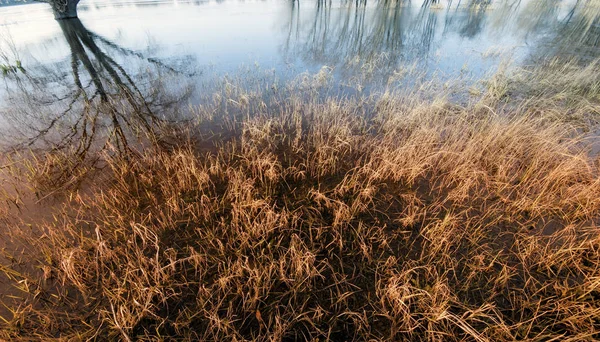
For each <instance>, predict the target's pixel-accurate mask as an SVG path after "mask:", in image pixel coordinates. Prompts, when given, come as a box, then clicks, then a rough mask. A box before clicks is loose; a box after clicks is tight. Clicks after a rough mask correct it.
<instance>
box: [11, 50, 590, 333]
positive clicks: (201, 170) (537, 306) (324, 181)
mask: <svg viewBox="0 0 600 342" xmlns="http://www.w3.org/2000/svg"><path fill="white" fill-rule="evenodd" d="M557 68H562V69H560V70H561V73H560V74H558V73H557ZM599 71H600V70H598V66H597V64H596V63H592V64H590V65H589V66H588V67H579V66H578V65H577V63H570V64H567V65H566V66H565V65H564V64H558V62H556V63H555V64H552V63H550V64H548V65H545V66H544V67H543V68H541V69H534V70H521V71H519V72H512V73H498V74H496V75H494V76H493V77H491V78H490V79H489V80H488V81H487V82H484V83H482V86H481V87H480V89H479V93H478V96H475V97H473V96H472V97H468V98H464V99H465V101H463V102H461V103H458V102H456V101H450V100H449V99H452V98H454V96H453V94H450V91H451V90H450V89H453V88H452V87H449V88H446V89H447V90H446V91H443V90H440V89H441V88H443V87H440V86H439V84H437V83H436V82H435V81H431V82H427V83H424V84H420V85H418V86H415V87H413V88H410V89H408V88H406V87H398V88H394V87H390V88H388V89H387V90H386V91H384V92H382V93H380V94H377V95H373V94H372V95H369V96H360V95H355V96H347V97H338V96H333V95H331V96H322V94H323V93H324V89H326V88H327V87H328V77H327V74H326V72H327V70H324V71H322V73H319V74H316V75H305V76H302V77H300V78H299V79H297V80H295V81H290V82H289V83H287V84H283V85H280V86H279V87H274V86H270V87H265V86H264V84H263V83H261V82H256V83H255V84H254V86H249V85H248V83H246V84H245V85H244V86H242V85H240V84H236V82H235V81H232V80H231V79H227V80H223V81H222V82H221V83H220V84H219V85H218V86H216V87H215V89H214V91H213V92H212V93H211V94H207V98H210V99H211V100H210V101H208V102H206V103H205V104H204V105H201V106H198V107H196V108H194V110H193V114H192V115H191V117H192V118H193V120H192V121H189V122H186V124H185V127H184V128H179V129H177V130H175V129H174V127H173V126H172V125H169V127H166V126H165V125H162V126H157V127H156V128H155V129H154V131H153V132H155V133H154V134H155V135H154V137H155V138H156V137H159V136H160V137H161V139H167V137H168V139H170V143H169V144H161V143H158V141H159V140H161V139H158V138H156V139H148V140H149V141H150V143H149V144H147V145H143V146H147V147H145V148H141V147H135V148H134V147H132V148H130V153H126V154H123V153H111V150H110V149H107V150H104V151H103V152H102V156H101V157H102V158H101V159H102V161H103V168H102V170H101V172H96V173H92V175H91V176H90V175H89V174H88V177H99V178H96V179H97V180H98V179H101V181H95V182H94V181H91V182H88V183H87V184H86V186H85V189H84V190H77V189H75V190H73V188H72V187H62V188H61V187H60V186H58V187H57V186H56V185H57V184H58V183H53V182H56V181H57V179H56V178H55V177H52V173H51V172H50V171H48V170H52V168H51V167H50V166H49V165H50V164H52V165H56V164H60V165H64V164H65V161H64V160H62V159H61V160H58V159H56V158H58V157H56V155H41V156H40V157H38V158H20V159H18V162H15V163H13V164H10V165H12V166H10V167H8V165H9V163H7V164H5V165H7V167H4V168H2V171H3V175H4V176H3V178H4V180H5V181H6V180H7V179H9V177H12V178H17V179H20V180H21V181H22V182H24V183H25V185H24V186H27V187H30V188H32V189H33V191H34V192H36V193H37V196H38V198H40V200H41V201H51V200H52V199H53V200H54V201H59V202H58V204H56V205H55V206H53V211H52V215H51V216H52V217H51V218H47V219H36V220H32V221H30V222H27V220H26V219H24V218H23V217H21V218H20V220H17V219H15V217H12V219H11V215H12V216H18V215H14V213H12V214H11V211H10V210H9V211H7V212H6V213H3V214H4V217H3V218H4V219H5V223H6V226H7V229H5V230H3V231H2V234H5V235H9V234H10V235H11V238H12V239H14V240H16V241H20V245H19V246H21V247H20V248H18V249H17V248H13V253H17V252H18V253H19V254H18V256H17V255H11V254H10V253H5V254H7V255H6V257H5V258H4V259H2V260H3V265H2V266H0V274H2V282H3V283H4V284H6V283H9V284H10V285H11V288H12V289H13V290H12V291H11V292H10V293H9V292H8V290H7V291H4V290H3V292H4V293H5V294H6V295H4V296H3V297H2V301H3V303H4V306H5V308H7V309H8V311H6V310H5V311H6V312H7V313H6V314H4V315H3V316H2V318H1V319H0V320H1V321H2V322H0V338H5V339H9V340H11V339H38V338H43V339H51V338H60V339H65V340H82V339H97V338H98V339H121V340H125V341H131V340H137V339H144V340H161V339H181V340H258V341H263V340H265V341H266V340H270V341H281V340H336V341H343V340H475V341H488V340H490V341H492V340H493V341H504V340H505V341H512V340H517V339H527V340H553V339H560V340H588V339H596V338H598V337H599V336H598V330H599V329H600V322H599V321H598V317H600V306H599V303H600V301H599V294H600V292H599V291H600V281H599V279H600V268H599V265H600V260H599V256H600V254H599V249H600V234H599V233H600V231H599V230H598V217H599V216H598V215H599V213H600V178H599V176H600V174H599V169H598V167H599V166H600V165H599V163H598V157H597V155H594V154H593V153H590V151H591V148H592V147H591V146H592V141H593V138H594V137H592V136H590V134H589V132H590V131H594V130H595V129H596V128H597V127H596V122H597V115H598V111H599V109H600V105H599V102H598V100H599V94H600V87H599V85H600V82H599V80H598V75H600V73H599ZM323 73H325V74H323ZM559 75H562V77H559ZM175 128H176V127H175ZM175 133H176V134H175ZM184 137H185V138H184ZM140 146H142V145H140ZM113 151H114V150H113ZM62 156H66V157H68V156H69V155H68V153H67V154H63V155H62ZM67 159H68V158H67ZM25 161H26V163H25ZM63 180H64V179H63ZM57 189H58V190H57ZM49 193H50V194H51V196H48V194H49ZM11 194H12V195H11ZM13 195H14V194H13V193H11V192H6V193H5V196H4V197H5V200H7V201H8V202H7V203H10V201H11V200H13V201H15V199H14V198H11V196H13ZM23 196H24V195H23ZM38 201H39V200H38ZM14 203H17V202H14ZM14 203H13V205H14ZM28 226H33V227H35V229H26V227H28ZM7 251H10V248H9V249H5V252H7ZM14 289H18V291H16V292H15V291H14Z"/></svg>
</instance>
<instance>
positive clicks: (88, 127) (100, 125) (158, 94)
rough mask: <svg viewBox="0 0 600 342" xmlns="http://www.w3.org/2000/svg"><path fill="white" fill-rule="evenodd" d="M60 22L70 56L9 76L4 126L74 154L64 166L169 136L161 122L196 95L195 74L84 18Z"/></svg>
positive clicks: (30, 144) (41, 145)
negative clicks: (113, 37) (100, 31)
mask: <svg viewBox="0 0 600 342" xmlns="http://www.w3.org/2000/svg"><path fill="white" fill-rule="evenodd" d="M58 24H59V25H60V28H61V30H62V33H63V34H64V37H65V39H66V42H67V44H68V47H69V51H70V61H69V62H68V63H67V64H65V63H58V64H54V65H53V67H52V66H48V65H47V64H46V65H40V66H38V67H31V68H27V70H26V72H22V73H14V74H11V75H10V77H5V85H6V86H5V89H6V92H7V94H8V97H7V98H8V100H9V102H10V104H9V106H10V107H6V108H7V109H6V113H4V115H3V117H4V119H5V123H4V125H5V126H7V125H9V126H10V129H9V131H11V132H12V133H13V134H12V135H11V137H12V138H13V139H14V138H16V137H18V136H19V135H20V136H22V137H23V138H22V139H20V142H19V144H17V145H18V146H21V147H27V148H33V149H42V150H44V151H46V152H48V151H50V152H61V153H63V154H64V155H68V156H69V158H70V163H71V164H70V167H69V169H70V170H64V172H71V171H72V170H73V169H74V168H77V167H80V166H81V165H82V164H83V163H85V162H86V161H89V160H90V159H93V158H95V157H97V156H98V153H91V152H92V151H93V152H100V151H107V150H111V151H116V152H117V153H118V154H119V155H127V154H129V153H131V152H132V149H131V148H132V146H133V145H134V144H139V143H143V142H142V141H147V142H150V143H155V144H160V143H162V142H161V141H160V138H159V137H158V134H157V127H160V126H161V125H162V124H163V123H165V122H168V121H169V120H168V119H169V118H168V116H169V115H170V114H174V113H176V111H177V110H178V108H179V104H181V103H182V102H185V101H187V100H188V99H189V96H190V95H191V92H192V83H191V82H190V81H189V77H188V76H190V74H187V73H184V72H182V71H178V70H176V68H174V67H172V66H169V65H168V64H166V63H164V62H162V61H160V60H158V59H153V58H147V57H145V56H144V54H142V53H139V52H136V51H133V50H129V49H127V48H124V47H122V46H119V45H117V44H115V43H113V42H112V41H110V40H108V39H106V38H103V37H101V36H99V35H97V34H95V33H93V32H91V31H89V30H88V29H86V28H85V27H84V25H83V24H82V23H81V21H80V20H79V19H67V20H60V21H58ZM184 59H186V60H185V61H184V62H186V64H187V65H190V64H191V63H189V62H190V57H184ZM117 60H118V61H117ZM13 147H15V145H14V144H13Z"/></svg>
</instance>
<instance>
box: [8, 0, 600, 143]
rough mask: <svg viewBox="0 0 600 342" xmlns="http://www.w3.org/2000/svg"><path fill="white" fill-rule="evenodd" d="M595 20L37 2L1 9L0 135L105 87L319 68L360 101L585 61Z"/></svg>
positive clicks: (438, 10)
mask: <svg viewBox="0 0 600 342" xmlns="http://www.w3.org/2000/svg"><path fill="white" fill-rule="evenodd" d="M599 14H600V6H599V5H598V1H577V0H573V1H567V0H565V1H536V0H530V1H527V0H522V1H521V0H507V1H488V0H462V1H458V0H454V1H444V0H441V1H435V0H434V1H432V0H425V1H404V2H403V1H385V0H381V1H363V0H360V1H305V0H300V1H298V0H297V1H291V0H279V1H273V0H265V1H229V0H225V1H106V0H98V1H94V0H83V1H82V2H81V3H80V4H79V18H80V20H75V21H56V20H54V18H53V15H52V12H51V9H50V6H49V5H48V4H44V3H31V4H23V5H16V6H5V7H0V65H3V68H4V71H3V73H4V76H0V77H1V78H0V82H1V83H2V84H3V87H2V88H1V89H0V101H1V102H0V103H1V105H0V114H2V115H1V118H2V119H1V120H2V121H3V122H2V123H1V126H2V127H3V128H4V129H8V130H13V128H15V127H16V126H19V125H21V126H28V127H29V128H31V127H30V126H32V125H34V124H32V120H35V118H34V116H35V117H37V118H41V117H47V116H48V115H52V113H57V112H62V111H71V110H72V107H73V106H76V105H77V103H78V101H79V99H81V98H82V96H83V97H84V98H85V99H87V100H86V101H89V99H90V98H91V99H93V98H94V97H96V96H100V97H102V96H104V95H102V94H103V93H107V92H108V90H105V89H104V88H107V87H111V86H113V87H114V86H117V87H120V88H122V89H129V92H131V93H135V94H136V96H138V95H139V96H140V97H143V98H144V105H147V103H148V102H149V100H148V98H149V97H152V96H154V98H153V99H152V101H154V102H151V103H158V102H160V101H164V102H168V101H171V102H174V100H173V99H174V98H177V99H178V101H179V104H180V105H181V102H187V103H197V102H200V101H201V96H199V95H198V89H201V88H202V87H199V85H201V84H207V83H210V82H211V80H214V79H219V78H222V76H224V75H237V76H236V77H238V78H241V79H243V78H244V76H243V75H244V72H240V70H246V72H247V70H250V69H252V70H262V71H261V72H264V70H268V71H269V72H270V73H271V74H273V75H275V76H276V77H280V78H283V79H286V78H293V77H295V76H297V75H298V74H300V73H303V72H309V73H317V72H318V71H319V70H327V71H328V73H329V74H331V75H333V78H334V79H335V80H336V82H337V84H340V85H346V86H347V87H349V88H352V89H356V87H354V88H353V85H356V84H359V86H360V88H361V91H362V89H364V88H366V89H369V87H370V86H372V85H374V84H385V83H386V80H387V79H388V78H390V77H393V76H394V75H396V74H397V72H398V70H403V69H412V70H418V71H419V72H420V74H421V76H423V75H425V77H426V78H427V77H434V76H435V77H437V78H440V79H449V80H451V79H456V78H459V77H462V78H466V79H471V80H473V81H476V80H478V79H481V78H482V77H484V76H486V75H488V74H490V73H493V72H494V71H495V70H496V69H497V68H498V66H499V65H502V63H503V62H506V61H510V63H511V65H513V66H526V65H531V64H535V63H538V62H539V61H540V60H541V59H548V58H555V57H572V56H574V57H577V58H579V59H580V60H581V61H582V63H586V62H588V61H590V60H592V59H594V58H596V57H597V56H599V55H600V54H599V49H600V22H599V20H598V18H599V17H600V16H599ZM240 75H241V76H240ZM365 75H367V76H368V77H365ZM94 89H95V90H94ZM156 89H161V91H163V92H166V93H168V96H164V94H157V91H156ZM82 93H83V94H84V95H81V94H82ZM149 93H152V94H149ZM183 93H184V95H181V94H183ZM159 98H160V99H159ZM165 98H170V100H165ZM131 103H132V102H131V101H130V104H131ZM24 104H26V106H25V107H27V108H26V109H25V107H24V106H23V105H24ZM132 106H133V107H135V105H134V104H132ZM21 107H23V108H21ZM32 108H36V109H35V111H37V112H39V113H36V114H35V115H34V116H31V115H28V114H31V113H29V112H31V111H33V110H32ZM65 108H67V109H65ZM44 112H47V115H46V114H44ZM8 117H10V118H11V119H10V120H9V119H7V118H8ZM46 124H47V123H46ZM34 126H35V125H34ZM36 129H37V131H39V130H40V129H41V128H39V127H37V128H35V129H29V131H28V132H29V133H27V132H25V131H23V132H22V133H23V134H31V132H32V131H33V132H35V131H36ZM42 130H43V129H42ZM19 134H21V133H19Z"/></svg>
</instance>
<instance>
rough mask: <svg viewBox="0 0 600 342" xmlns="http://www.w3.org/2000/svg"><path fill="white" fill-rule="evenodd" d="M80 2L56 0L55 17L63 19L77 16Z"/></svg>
mask: <svg viewBox="0 0 600 342" xmlns="http://www.w3.org/2000/svg"><path fill="white" fill-rule="evenodd" d="M65 2H66V5H65ZM78 3H79V0H55V2H54V3H52V12H54V19H56V20H61V19H71V18H77V4H78ZM59 4H60V5H59Z"/></svg>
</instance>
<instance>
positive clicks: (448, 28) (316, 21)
mask: <svg viewBox="0 0 600 342" xmlns="http://www.w3.org/2000/svg"><path fill="white" fill-rule="evenodd" d="M304 4H305V2H302V4H301V3H300V2H298V1H293V2H289V3H288V14H287V15H286V18H287V20H286V25H285V30H286V37H285V41H284V43H283V49H282V50H283V53H284V55H286V56H287V57H288V58H293V56H301V58H302V59H303V61H304V63H306V64H327V65H330V66H342V67H344V68H346V69H351V68H355V67H356V65H361V66H362V65H364V63H369V61H372V60H379V61H381V60H385V62H386V63H385V64H384V65H381V64H380V65H378V66H379V67H387V70H386V71H385V72H387V73H389V72H391V71H393V69H394V68H397V67H398V65H399V64H401V63H413V62H417V63H420V64H421V65H422V67H423V68H424V70H430V67H429V66H427V65H426V64H427V63H428V62H429V61H434V60H435V59H454V60H457V61H460V62H462V63H461V64H459V65H462V64H464V63H465V62H467V61H466V60H465V57H464V56H465V55H469V54H470V53H472V51H473V50H477V51H479V52H480V53H481V57H480V60H476V61H475V63H476V64H482V65H485V63H486V61H485V60H484V59H485V58H486V57H489V55H490V54H488V53H486V50H489V49H493V48H496V47H497V45H503V46H505V47H508V48H512V49H513V50H514V51H513V52H512V54H513V55H512V57H517V52H518V51H519V50H518V49H515V48H516V47H522V48H521V50H524V51H525V52H529V51H527V50H529V49H532V50H535V48H537V47H538V46H539V45H549V46H551V47H552V48H553V49H551V50H548V49H546V50H545V53H546V55H545V56H544V57H545V58H552V57H554V56H556V55H557V54H558V52H559V50H560V51H562V52H563V53H565V52H570V53H571V56H573V55H576V56H580V57H591V58H595V57H597V56H598V55H599V53H598V42H599V31H600V25H599V21H598V20H599V18H600V13H599V8H600V6H599V4H598V2H597V1H581V0H578V1H576V2H569V1H556V2H548V1H542V0H532V1H521V0H507V1H492V0H469V1H464V0H463V1H451V0H449V1H447V2H445V3H444V4H441V3H440V1H433V0H425V1H423V2H422V3H421V4H420V5H418V4H417V3H415V2H411V1H385V0H381V1H374V2H367V1H363V0H357V1H342V2H340V3H336V2H334V3H333V4H332V2H330V1H318V2H317V4H316V5H315V6H314V7H310V8H308V9H303V8H302V7H301V6H304ZM494 40H497V43H498V44H495V41H494ZM524 44H525V45H524ZM575 46H577V47H578V49H577V50H573V47H575ZM584 47H586V48H585V51H584V50H582V49H583V48H584ZM454 53H456V55H454ZM582 54H585V56H581V55H582ZM382 57H383V58H382ZM507 57H511V56H507ZM357 61H360V62H359V63H357ZM430 64H432V65H433V66H434V67H436V68H441V69H442V71H449V72H453V71H456V70H443V68H444V66H445V62H444V61H441V62H438V61H434V62H433V63H430ZM441 65H442V66H441ZM440 66H441V67H440Z"/></svg>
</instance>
